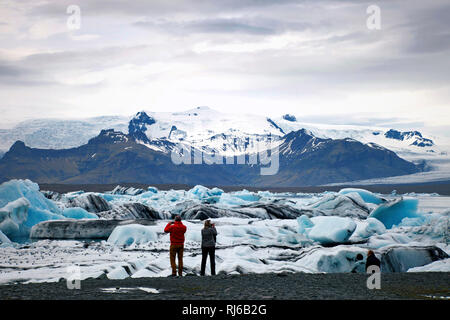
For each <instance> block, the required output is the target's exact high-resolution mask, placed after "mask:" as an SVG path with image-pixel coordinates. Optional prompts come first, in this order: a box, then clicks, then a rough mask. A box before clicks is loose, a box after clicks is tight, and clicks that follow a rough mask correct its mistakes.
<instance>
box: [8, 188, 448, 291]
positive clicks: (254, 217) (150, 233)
mask: <svg viewBox="0 0 450 320" xmlns="http://www.w3.org/2000/svg"><path fill="white" fill-rule="evenodd" d="M448 203H450V201H449V197H444V196H439V195H437V194H407V195H397V194H395V193H392V194H376V193H372V192H369V191H367V190H363V189H354V188H351V189H343V190H340V191H339V192H323V193H308V194H307V193H290V192H282V193H274V192H269V191H248V190H239V191H231V192H225V191H224V190H222V189H219V188H209V187H205V186H200V185H199V186H195V187H193V188H191V189H190V190H158V189H156V188H154V187H149V188H143V189H139V188H132V187H121V186H118V187H116V188H114V189H113V190H111V191H105V192H84V191H76V192H69V193H63V194H59V193H56V192H52V191H40V188H39V185H38V184H36V183H34V182H32V181H30V180H11V181H8V182H5V183H3V184H1V185H0V246H1V248H2V250H0V264H2V266H5V269H4V271H5V272H4V273H3V274H2V278H1V279H0V284H2V283H9V282H15V281H24V282H41V281H59V279H61V278H64V277H65V276H66V274H65V268H66V266H67V265H80V267H81V271H82V278H83V279H85V278H98V277H106V278H109V279H123V278H127V277H134V278H138V277H157V276H167V275H169V274H170V272H171V271H170V263H169V259H168V248H169V243H170V239H169V235H168V234H165V233H164V232H163V230H164V226H165V225H166V224H167V221H168V220H171V219H173V217H174V216H175V215H177V214H179V215H181V216H182V217H183V223H184V224H185V225H186V226H187V232H186V235H185V236H186V242H185V273H187V274H199V273H200V260H201V259H199V255H200V253H201V248H200V246H201V229H202V228H203V220H204V219H211V220H212V221H213V222H214V223H215V224H216V228H217V230H218V233H219V234H218V236H217V248H216V271H217V273H219V274H220V273H224V274H245V273H266V272H275V273H279V272H308V273H323V272H326V273H328V272H364V263H365V259H366V258H367V251H368V250H373V251H375V254H376V256H377V257H378V258H379V259H380V260H381V261H382V270H383V272H424V271H443V272H446V271H448V265H449V262H448V261H449V259H448V255H449V253H450V246H449V239H450V232H449V224H450V210H448V206H447V204H448ZM359 255H361V256H362V257H363V259H362V260H360V259H357V256H359Z"/></svg>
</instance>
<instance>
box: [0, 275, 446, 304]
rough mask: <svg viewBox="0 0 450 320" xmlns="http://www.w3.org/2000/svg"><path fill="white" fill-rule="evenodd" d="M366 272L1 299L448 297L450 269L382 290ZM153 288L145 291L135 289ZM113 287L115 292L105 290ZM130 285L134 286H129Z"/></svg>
mask: <svg viewBox="0 0 450 320" xmlns="http://www.w3.org/2000/svg"><path fill="white" fill-rule="evenodd" d="M367 278H368V275H365V274H352V273H335V274H304V273H295V274H294V273H282V274H247V275H217V276H214V277H211V276H206V277H199V276H184V277H181V278H179V277H176V278H137V279H132V278H128V279H124V280H108V279H88V280H84V281H81V289H79V290H77V289H72V290H69V289H67V283H66V281H63V280H61V281H60V282H57V283H39V284H37V283H33V284H12V285H1V286H0V299H1V300H12V299H39V300H47V299H51V300H66V299H69V300H70V299H77V300H79V299H83V300H85V299H87V300H93V299H100V300H102V299H108V300H110V299H121V300H127V299H139V300H140V299H152V300H154V299H156V300H184V299H188V300H328V299H339V300H342V299H344V300H347V299H349V300H353V299H358V300H372V299H375V300H383V299H389V300H391V299H394V300H395V299H446V300H448V299H449V298H450V272H425V273H390V274H382V275H381V289H380V290H376V289H373V290H369V289H367V286H366V281H367ZM139 287H145V288H154V289H157V290H158V291H159V292H160V293H147V292H145V291H143V290H139V289H137V288H139ZM106 288H112V289H113V290H114V291H116V292H114V293H109V292H103V291H102V289H106ZM129 288H135V289H134V290H129Z"/></svg>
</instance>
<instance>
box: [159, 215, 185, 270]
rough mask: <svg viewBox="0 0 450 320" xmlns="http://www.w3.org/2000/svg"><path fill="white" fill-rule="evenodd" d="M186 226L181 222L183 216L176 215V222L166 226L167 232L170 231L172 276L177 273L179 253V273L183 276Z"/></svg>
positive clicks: (165, 230)
mask: <svg viewBox="0 0 450 320" xmlns="http://www.w3.org/2000/svg"><path fill="white" fill-rule="evenodd" d="M186 229H187V228H186V226H185V225H184V224H183V223H182V222H181V217H180V216H176V217H175V222H169V223H168V224H167V226H166V227H165V228H164V232H165V233H170V250H169V252H170V265H171V267H172V277H174V276H176V275H177V265H176V263H175V258H176V256H177V255H178V275H179V276H180V277H181V276H183V251H184V234H185V232H186Z"/></svg>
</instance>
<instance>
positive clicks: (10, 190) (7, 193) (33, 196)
mask: <svg viewBox="0 0 450 320" xmlns="http://www.w3.org/2000/svg"><path fill="white" fill-rule="evenodd" d="M19 198H26V199H27V200H28V201H29V202H30V207H33V208H36V209H40V210H45V211H49V212H51V213H56V214H59V213H61V210H60V209H59V208H58V206H57V205H56V203H55V202H53V201H52V200H49V199H47V198H46V197H45V196H44V195H43V194H42V193H41V192H40V191H39V185H38V184H37V183H34V182H32V181H30V180H10V181H7V182H4V183H2V184H1V185H0V207H4V206H6V205H7V204H8V203H10V202H12V201H14V200H17V199H19Z"/></svg>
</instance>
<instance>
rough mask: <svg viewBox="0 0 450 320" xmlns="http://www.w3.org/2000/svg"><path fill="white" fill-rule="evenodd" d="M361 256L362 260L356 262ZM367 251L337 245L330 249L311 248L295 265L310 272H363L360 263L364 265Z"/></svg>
mask: <svg viewBox="0 0 450 320" xmlns="http://www.w3.org/2000/svg"><path fill="white" fill-rule="evenodd" d="M358 254H361V255H362V256H363V260H359V261H358V260H357V258H356V256H357V255H358ZM366 259H367V249H363V248H359V247H353V246H352V247H350V246H345V245H339V246H336V247H332V248H323V247H319V246H318V247H313V248H310V249H307V250H306V251H305V253H304V254H302V257H301V258H300V259H299V260H297V261H296V263H295V264H296V265H297V266H299V267H302V268H305V269H306V270H309V271H310V272H313V273H316V272H325V273H335V272H352V271H356V272H361V271H363V270H364V268H363V266H362V263H361V261H363V263H365V260H366Z"/></svg>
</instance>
